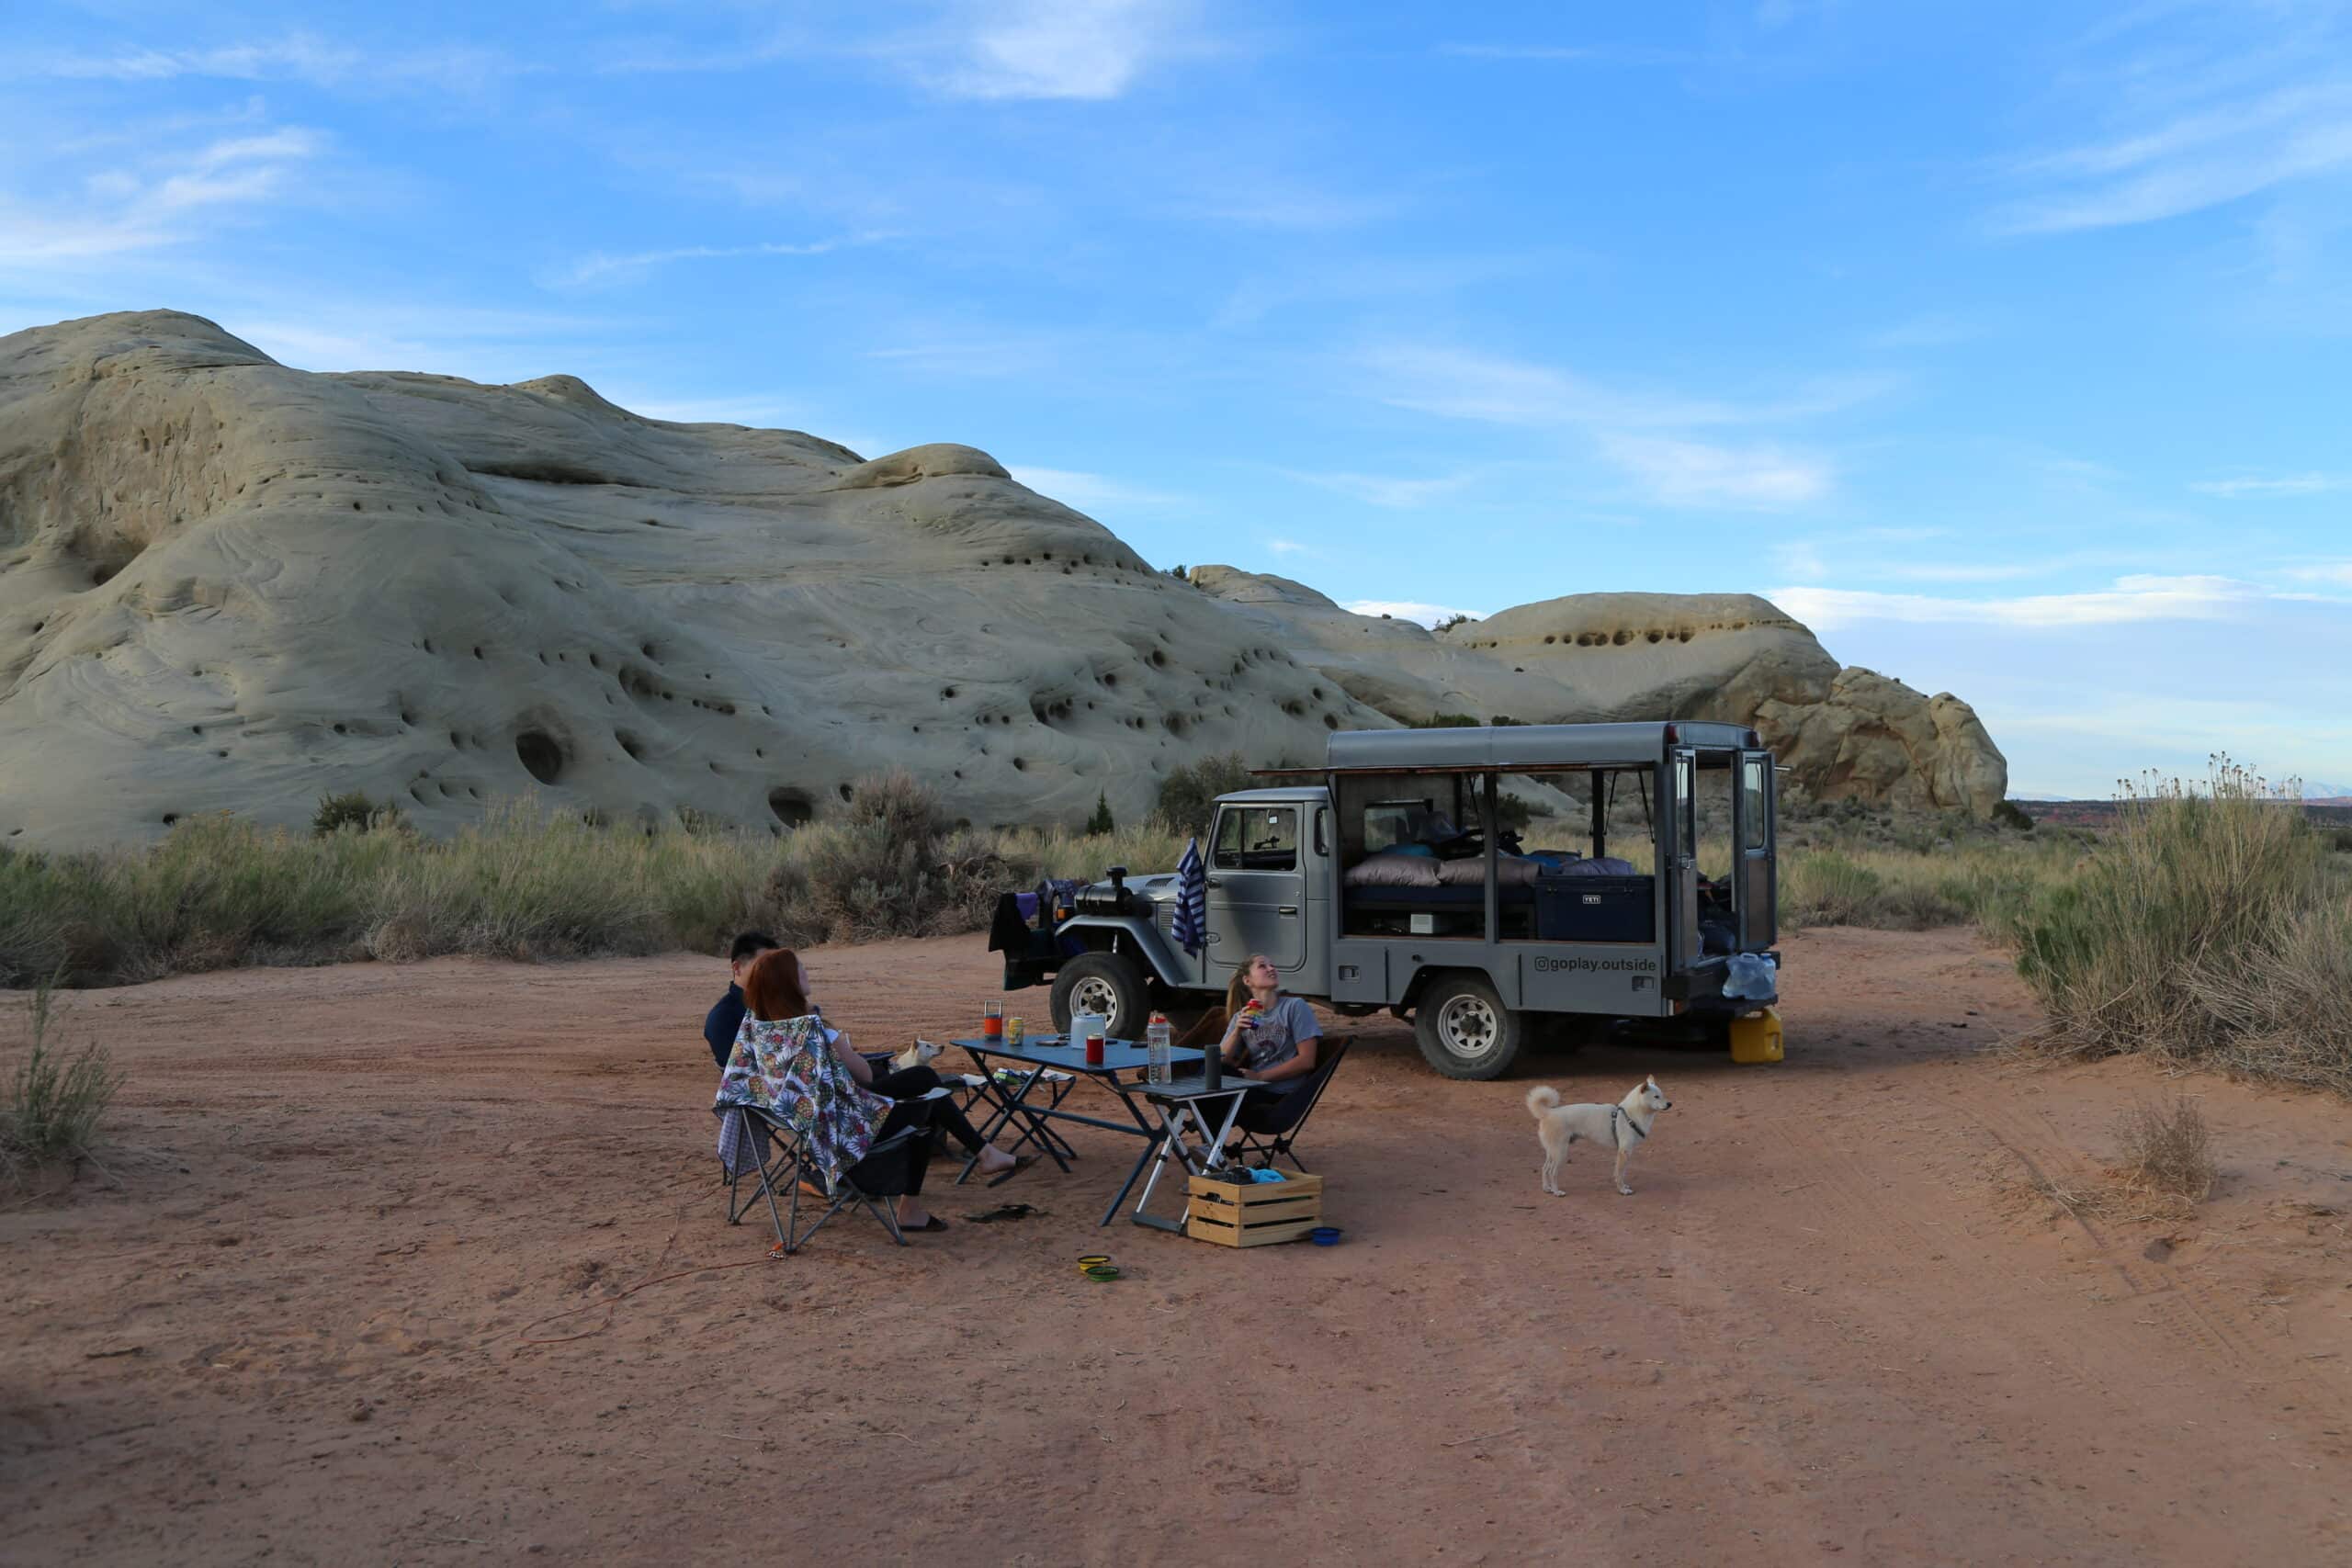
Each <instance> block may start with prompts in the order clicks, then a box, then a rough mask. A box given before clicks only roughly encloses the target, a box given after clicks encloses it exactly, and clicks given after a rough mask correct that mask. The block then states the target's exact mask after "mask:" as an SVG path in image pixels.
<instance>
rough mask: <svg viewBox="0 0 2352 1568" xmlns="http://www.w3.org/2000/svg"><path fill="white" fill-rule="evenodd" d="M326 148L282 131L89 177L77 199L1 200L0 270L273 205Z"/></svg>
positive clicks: (175, 233) (318, 137)
mask: <svg viewBox="0 0 2352 1568" xmlns="http://www.w3.org/2000/svg"><path fill="white" fill-rule="evenodd" d="M325 145H326V139H325V137H323V136H322V134H320V133H319V132H317V131H315V130H305V129H303V128H301V127H298V126H288V127H283V128H280V129H277V130H264V131H257V132H255V133H254V134H251V135H244V136H232V137H226V138H221V139H218V140H215V141H209V142H207V143H205V144H204V145H202V146H200V147H197V148H195V149H192V150H188V151H184V152H176V153H159V154H154V155H151V156H149V157H147V158H145V159H142V160H140V161H138V162H135V163H133V164H130V165H127V166H123V167H118V168H110V169H104V170H100V171H97V172H96V173H93V174H91V175H88V176H87V177H86V178H85V181H84V191H83V197H82V199H81V200H80V201H79V202H78V203H76V202H72V201H50V202H44V203H42V204H40V208H39V209H24V208H16V209H11V207H10V206H9V205H7V204H6V203H5V201H0V265H9V264H14V265H44V264H48V265H54V264H58V263H66V262H80V261H88V260H91V259H95V258H97V257H102V256H111V255H120V254H125V253H129V252H134V251H144V250H153V249H155V248H157V247H160V246H164V245H169V244H172V243H177V242H179V241H183V240H186V239H188V238H190V237H191V236H192V235H193V234H194V233H195V232H197V231H198V226H199V221H200V220H203V219H205V218H207V217H218V216H224V215H227V214H230V213H232V212H233V211H235V210H237V209H251V208H255V207H263V206H266V205H268V204H269V203H271V202H273V201H275V200H276V199H277V198H278V197H280V196H281V195H283V194H284V193H285V192H286V191H287V189H288V180H289V176H290V175H292V174H293V172H294V170H295V169H296V167H297V166H298V165H300V164H303V163H305V162H306V161H308V160H310V159H311V158H314V157H316V156H317V155H318V154H319V153H320V152H322V150H323V149H324V147H325Z"/></svg>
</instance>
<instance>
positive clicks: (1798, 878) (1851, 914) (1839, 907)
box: [1780, 850, 1881, 931]
mask: <svg viewBox="0 0 2352 1568" xmlns="http://www.w3.org/2000/svg"><path fill="white" fill-rule="evenodd" d="M1880 886H1881V883H1880V878H1879V874H1878V873H1876V872H1874V871H1872V870H1871V869H1870V868H1869V867H1868V866H1864V865H1859V864H1857V863H1854V862H1853V861H1851V860H1849V859H1848V858H1847V857H1846V856H1845V855H1842V854H1839V853H1838V852H1837V851H1835V850H1823V851H1819V852H1815V853H1813V854H1807V855H1802V856H1791V857H1789V858H1788V860H1787V863H1785V864H1783V865H1782V866H1781V908H1780V915H1781V925H1783V926H1785V927H1787V928H1788V929H1790V930H1792V931H1802V930H1804V928H1805V927H1806V926H1844V925H1851V924H1853V923H1855V919H1856V917H1857V916H1859V915H1860V913H1861V912H1862V909H1863V908H1864V907H1865V906H1867V905H1868V904H1869V903H1870V901H1871V899H1872V898H1873V897H1877V895H1878V890H1879V887H1880Z"/></svg>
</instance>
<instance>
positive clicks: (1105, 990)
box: [1069, 975, 1120, 1034]
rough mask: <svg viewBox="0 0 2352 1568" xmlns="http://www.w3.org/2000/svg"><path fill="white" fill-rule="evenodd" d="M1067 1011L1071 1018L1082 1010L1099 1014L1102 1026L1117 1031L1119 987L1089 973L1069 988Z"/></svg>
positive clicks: (1114, 1032)
mask: <svg viewBox="0 0 2352 1568" xmlns="http://www.w3.org/2000/svg"><path fill="white" fill-rule="evenodd" d="M1069 1011H1070V1016H1071V1017H1072V1018H1075V1017H1077V1016H1078V1015H1079V1014H1080V1013H1082V1012H1091V1013H1096V1014H1099V1015H1100V1016H1101V1017H1102V1019H1103V1028H1104V1029H1105V1030H1107V1031H1108V1032H1111V1033H1113V1034H1116V1033H1117V1032H1119V1022H1120V1020H1119V988H1118V987H1116V986H1114V985H1112V984H1111V982H1110V981H1108V980H1105V979H1103V977H1102V976H1099V975H1090V976H1087V977H1086V978H1085V979H1083V980H1080V982H1079V983H1078V984H1077V985H1075V986H1072V987H1070V988H1069Z"/></svg>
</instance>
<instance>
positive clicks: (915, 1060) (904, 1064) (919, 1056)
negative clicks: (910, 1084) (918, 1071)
mask: <svg viewBox="0 0 2352 1568" xmlns="http://www.w3.org/2000/svg"><path fill="white" fill-rule="evenodd" d="M944 1049H946V1047H944V1046H943V1045H933V1043H931V1042H930V1041H928V1040H917V1041H916V1042H915V1043H913V1044H911V1045H910V1046H908V1047H907V1048H906V1049H905V1050H903V1051H901V1052H899V1054H898V1055H895V1056H893V1057H891V1058H890V1065H891V1066H894V1067H898V1068H899V1069H901V1070H904V1069H905V1068H908V1067H920V1066H922V1065H923V1064H924V1063H925V1062H928V1061H930V1060H931V1059H932V1058H933V1056H936V1055H939V1054H940V1052H942V1051H943V1050H944Z"/></svg>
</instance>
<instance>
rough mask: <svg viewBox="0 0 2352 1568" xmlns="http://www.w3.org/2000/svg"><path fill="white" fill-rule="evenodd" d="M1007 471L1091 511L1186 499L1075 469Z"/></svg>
mask: <svg viewBox="0 0 2352 1568" xmlns="http://www.w3.org/2000/svg"><path fill="white" fill-rule="evenodd" d="M1006 472H1008V473H1010V474H1011V475H1012V477H1013V478H1014V479H1016V480H1018V481H1019V482H1021V483H1022V484H1024V485H1027V486H1028V487H1029V488H1030V489H1031V490H1034V491H1036V492H1037V493H1038V494H1039V495H1043V496H1050V497H1051V498H1052V499H1054V500H1056V501H1058V502H1061V503H1062V504H1063V505H1064V506H1068V507H1071V508H1074V509H1075V510H1077V511H1080V512H1084V513H1093V512H1096V511H1098V510H1103V509H1110V510H1116V509H1118V508H1121V507H1130V506H1175V505H1179V504H1182V502H1183V500H1184V498H1183V497H1182V496H1181V495H1171V494H1170V493H1168V492H1166V491H1157V490H1152V489H1150V488H1149V487H1148V486H1144V485H1136V484H1129V483H1128V482H1127V481H1125V479H1113V478H1110V477H1109V476H1108V475H1104V474H1090V473H1084V472H1081V471H1080V470H1079V469H1076V468H1032V467H1023V468H1012V467H1008V468H1006Z"/></svg>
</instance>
